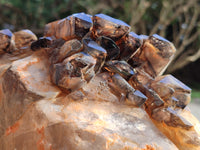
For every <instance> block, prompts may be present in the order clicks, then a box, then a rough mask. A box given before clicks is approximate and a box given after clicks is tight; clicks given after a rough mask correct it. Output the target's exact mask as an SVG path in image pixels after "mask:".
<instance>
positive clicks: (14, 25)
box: [0, 0, 200, 116]
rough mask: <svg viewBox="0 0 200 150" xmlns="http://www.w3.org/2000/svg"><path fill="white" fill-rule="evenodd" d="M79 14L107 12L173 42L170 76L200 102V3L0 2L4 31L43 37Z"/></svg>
mask: <svg viewBox="0 0 200 150" xmlns="http://www.w3.org/2000/svg"><path fill="white" fill-rule="evenodd" d="M77 12H85V13H88V14H91V15H94V14H97V13H104V14H107V15H110V16H112V17H114V18H118V19H121V20H123V21H125V22H126V23H128V24H129V25H131V27H132V31H134V32H135V33H137V34H146V35H151V34H154V33H157V34H159V35H161V36H163V37H165V38H166V39H168V40H169V41H171V42H173V43H174V45H175V47H176V48H177V53H176V55H175V57H174V60H173V61H172V63H171V65H170V66H169V67H168V69H167V71H166V73H171V74H173V75H174V76H175V77H176V78H178V79H180V80H181V81H183V82H184V83H186V84H187V85H189V86H190V87H191V88H192V89H193V91H192V100H193V102H195V103H200V1H199V0H177V1H175V0H26V1H22V0H0V29H4V28H9V29H11V30H12V31H17V30H20V29H30V30H32V31H33V32H34V33H35V34H36V35H37V36H38V37H39V36H42V34H43V28H44V25H45V24H46V23H48V22H51V21H54V20H58V19H61V18H65V17H67V16H69V15H71V14H73V13H77ZM199 116H200V114H199Z"/></svg>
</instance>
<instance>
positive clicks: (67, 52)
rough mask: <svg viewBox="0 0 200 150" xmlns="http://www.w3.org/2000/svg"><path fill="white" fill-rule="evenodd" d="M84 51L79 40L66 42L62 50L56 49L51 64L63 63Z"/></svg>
mask: <svg viewBox="0 0 200 150" xmlns="http://www.w3.org/2000/svg"><path fill="white" fill-rule="evenodd" d="M81 50H82V44H81V42H80V41H79V40H77V39H73V40H69V41H66V42H65V43H64V44H63V45H62V46H61V47H60V48H58V49H54V50H53V52H52V54H51V63H52V64H55V63H61V62H62V61H63V60H64V59H65V58H67V57H70V56H72V55H73V54H75V53H78V52H80V51H81Z"/></svg>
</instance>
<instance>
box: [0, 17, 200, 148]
mask: <svg viewBox="0 0 200 150" xmlns="http://www.w3.org/2000/svg"><path fill="white" fill-rule="evenodd" d="M130 30H131V27H130V26H129V25H127V24H126V23H125V22H123V21H121V20H118V19H114V18H112V17H110V16H107V15H104V14H96V15H94V16H91V15H88V14H85V13H77V14H73V15H71V16H68V17H66V18H64V19H61V20H58V21H54V22H51V23H48V24H47V25H46V26H45V32H44V36H43V37H40V38H39V39H38V40H37V37H36V36H35V35H34V34H33V33H32V32H31V31H29V30H21V31H18V32H15V33H13V34H12V32H11V31H10V30H7V29H4V30H0V56H1V57H0V114H1V116H0V149H2V150H13V149H29V150H36V149H38V150H46V149H56V150H62V149H77V150H86V149H87V150H90V149H91V150H94V149H97V150H98V149H99V150H102V149H106V150H110V149H113V150H118V149H134V150H154V149H155V150H157V149H163V150H176V149H180V150H188V149H190V150H199V149H200V123H199V121H198V120H197V119H196V118H195V117H194V116H193V115H192V114H191V112H190V111H189V110H188V108H187V104H188V103H189V102H190V94H191V89H190V88H189V87H188V86H186V85H185V84H184V83H182V82H181V81H179V80H178V79H176V78H175V77H173V76H172V75H162V74H163V72H164V71H165V69H166V67H167V66H168V64H169V63H170V61H171V60H172V58H173V55H174V53H175V51H176V49H175V47H174V45H173V44H172V43H171V42H169V41H168V40H166V39H164V38H163V37H160V36H159V35H156V34H154V35H150V36H146V35H137V34H136V33H134V32H130Z"/></svg>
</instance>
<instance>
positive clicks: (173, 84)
mask: <svg viewBox="0 0 200 150" xmlns="http://www.w3.org/2000/svg"><path fill="white" fill-rule="evenodd" d="M150 88H152V89H153V90H155V91H156V92H157V93H158V94H159V95H160V97H161V98H162V99H164V100H165V101H166V103H167V104H168V105H171V106H175V107H180V108H185V106H186V105H187V104H188V103H189V102H190V96H191V89H190V88H189V87H188V86H186V85H185V84H184V83H182V82H181V81H179V80H178V79H176V78H175V77H173V76H172V75H165V76H159V77H157V78H155V80H153V81H152V82H151V83H150Z"/></svg>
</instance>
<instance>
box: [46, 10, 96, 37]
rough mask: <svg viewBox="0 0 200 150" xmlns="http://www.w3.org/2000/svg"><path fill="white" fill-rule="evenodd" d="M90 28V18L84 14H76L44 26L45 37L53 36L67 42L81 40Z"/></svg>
mask: <svg viewBox="0 0 200 150" xmlns="http://www.w3.org/2000/svg"><path fill="white" fill-rule="evenodd" d="M91 26H92V19H91V16H90V15H88V14H85V13H77V14H73V15H71V16H68V17H66V18H64V19H61V20H58V21H54V22H52V23H49V24H47V25H46V26H45V33H44V35H45V36H54V37H56V38H62V39H64V40H69V39H72V38H82V37H84V35H85V34H86V33H88V32H89V30H90V28H91Z"/></svg>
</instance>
